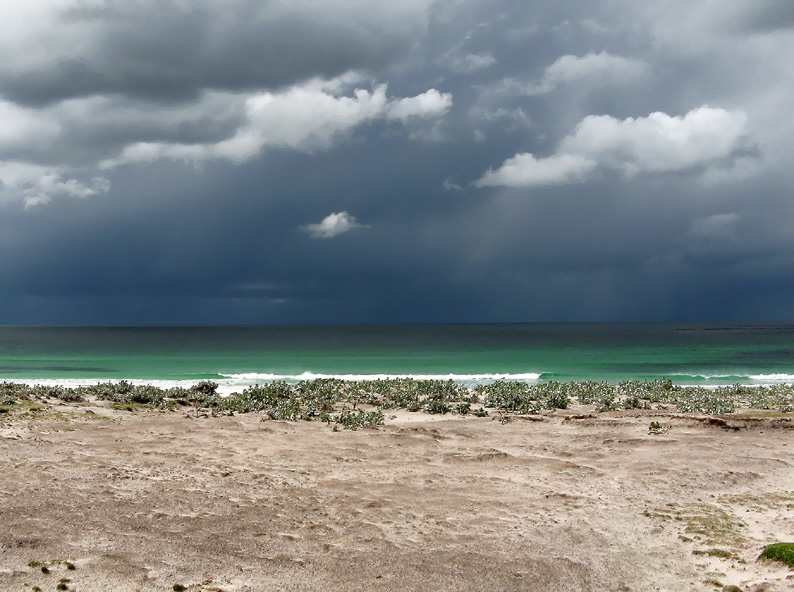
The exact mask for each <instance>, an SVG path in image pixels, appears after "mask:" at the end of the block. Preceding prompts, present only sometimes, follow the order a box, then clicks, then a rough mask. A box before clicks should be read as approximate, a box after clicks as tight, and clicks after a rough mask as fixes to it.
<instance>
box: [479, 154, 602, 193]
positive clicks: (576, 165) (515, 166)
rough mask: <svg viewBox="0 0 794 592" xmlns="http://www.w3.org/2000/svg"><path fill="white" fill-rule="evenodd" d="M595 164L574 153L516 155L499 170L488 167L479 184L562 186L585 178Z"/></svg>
mask: <svg viewBox="0 0 794 592" xmlns="http://www.w3.org/2000/svg"><path fill="white" fill-rule="evenodd" d="M595 167H596V163H595V162H594V161H592V160H590V159H588V158H584V157H582V156H577V155H573V154H558V155H554V156H549V157H548V158H536V157H535V156H534V155H533V154H530V153H524V154H516V155H515V156H514V157H513V158H509V159H507V160H506V161H505V162H504V164H502V166H501V167H499V168H498V169H496V170H493V169H489V170H488V171H487V172H486V173H485V174H484V175H483V176H482V178H480V180H479V181H477V182H476V186H477V187H494V186H503V187H531V186H535V185H561V184H565V183H574V182H577V181H581V180H583V179H584V178H585V177H586V176H587V175H588V174H589V173H590V172H591V171H592V170H593V169H594V168H595Z"/></svg>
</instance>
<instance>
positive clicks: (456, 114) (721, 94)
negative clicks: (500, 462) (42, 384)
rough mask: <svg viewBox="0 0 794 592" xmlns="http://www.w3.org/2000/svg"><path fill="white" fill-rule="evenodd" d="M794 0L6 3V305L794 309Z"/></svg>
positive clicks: (552, 312) (657, 317)
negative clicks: (793, 0) (793, 57)
mask: <svg viewBox="0 0 794 592" xmlns="http://www.w3.org/2000/svg"><path fill="white" fill-rule="evenodd" d="M792 56H794V3H792V2H790V1H789V0H718V1H717V0H593V1H590V2H581V0H557V1H554V2H546V1H535V2H527V1H526V0H437V1H434V0H393V1H390V2H373V1H371V0H325V1H323V2H318V1H316V0H289V1H282V0H193V1H190V2H187V1H182V0H168V1H165V0H28V1H26V2H2V3H0V324H238V323H251V324H262V323H349V322H499V321H643V320H647V321H668V320H676V321H714V320H726V321H742V320H794V59H792Z"/></svg>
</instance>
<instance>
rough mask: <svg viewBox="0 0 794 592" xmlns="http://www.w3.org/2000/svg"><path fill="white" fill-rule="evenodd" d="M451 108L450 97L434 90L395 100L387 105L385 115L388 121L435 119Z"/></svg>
mask: <svg viewBox="0 0 794 592" xmlns="http://www.w3.org/2000/svg"><path fill="white" fill-rule="evenodd" d="M451 106H452V95H451V94H449V93H441V92H438V91H437V90H436V89H434V88H431V89H430V90H428V91H426V92H423V93H422V94H421V95H416V96H415V97H407V98H404V99H395V100H393V101H391V102H390V103H389V105H388V108H387V112H386V115H387V117H388V118H389V119H396V120H399V121H405V120H407V119H411V118H414V117H436V116H439V115H443V114H444V113H446V112H447V111H448V110H449V108H450V107H451Z"/></svg>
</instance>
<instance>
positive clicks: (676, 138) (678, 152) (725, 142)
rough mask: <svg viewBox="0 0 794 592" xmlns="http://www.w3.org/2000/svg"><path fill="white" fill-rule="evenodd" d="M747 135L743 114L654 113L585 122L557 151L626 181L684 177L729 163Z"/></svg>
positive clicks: (705, 110) (705, 108) (705, 109)
mask: <svg viewBox="0 0 794 592" xmlns="http://www.w3.org/2000/svg"><path fill="white" fill-rule="evenodd" d="M746 134H747V114H746V113H744V112H743V111H726V110H725V109H719V108H712V107H708V106H703V107H700V108H698V109H693V110H692V111H690V112H689V113H687V114H686V115H683V116H670V115H667V114H666V113H661V112H656V113H651V114H650V115H648V116H647V117H637V118H633V117H629V118H627V119H623V120H621V119H616V118H614V117H610V116H609V115H590V116H588V117H585V118H584V119H583V120H582V121H581V122H580V123H579V125H578V126H577V127H576V129H575V130H574V132H573V134H571V135H570V136H568V137H567V138H565V139H564V140H563V141H562V143H561V144H560V147H559V151H560V152H563V153H568V154H577V155H580V156H584V157H586V158H590V159H593V160H595V161H597V162H599V163H600V164H602V165H604V166H608V167H611V168H615V169H619V170H621V171H623V172H624V173H625V174H627V175H632V174H635V173H637V172H640V171H655V172H664V171H681V170H686V169H690V168H693V167H696V166H702V165H708V164H711V163H714V162H716V161H719V160H722V159H726V158H728V157H730V156H731V154H733V153H734V152H735V151H736V150H737V149H738V148H740V147H741V145H742V141H743V139H744V138H745V136H746Z"/></svg>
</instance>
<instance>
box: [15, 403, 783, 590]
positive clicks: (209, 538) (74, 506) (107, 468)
mask: <svg viewBox="0 0 794 592" xmlns="http://www.w3.org/2000/svg"><path fill="white" fill-rule="evenodd" d="M589 411H590V410H589V409H584V408H577V409H571V410H568V411H564V412H557V413H555V414H554V415H550V416H546V417H543V418H537V417H536V418H534V421H528V420H522V419H514V420H513V421H510V422H508V423H504V424H503V423H500V422H498V421H494V420H492V419H491V418H462V417H459V416H455V417H452V416H444V417H439V416H428V415H423V414H411V413H407V412H400V413H397V417H396V418H394V419H391V420H389V421H388V423H387V425H386V426H384V427H381V428H378V429H374V430H360V431H356V432H345V431H340V432H332V431H331V430H330V429H329V428H328V427H327V426H326V425H324V424H321V423H319V422H311V423H284V422H274V421H262V417H261V416H260V415H258V414H249V415H237V416H224V417H214V418H196V417H188V416H186V414H185V413H184V412H164V411H150V410H142V411H138V412H135V413H130V412H125V411H116V410H112V409H110V408H109V407H108V406H105V405H100V404H89V405H86V404H80V405H69V406H67V405H55V404H53V405H52V406H50V407H49V408H48V409H46V410H44V411H41V412H38V413H36V414H34V416H33V417H30V416H29V414H28V415H25V416H21V417H20V416H12V417H8V416H5V418H4V419H0V422H2V423H0V475H1V476H2V477H0V502H1V503H0V557H2V563H1V564H0V590H4V591H5V590H8V591H16V590H19V591H30V590H31V589H32V587H33V586H39V587H40V588H41V589H42V590H54V589H55V587H56V585H57V584H58V583H59V581H60V580H61V579H62V578H68V579H69V580H70V581H69V582H64V583H65V584H66V585H67V586H68V587H69V589H73V590H78V591H85V592H88V591H105V590H107V591H110V590H112V591H115V592H121V591H136V590H140V591H141V592H144V591H155V590H157V591H162V590H172V589H173V586H174V584H181V585H183V586H185V588H186V589H187V590H196V591H198V590H203V591H207V592H209V591H215V592H217V591H221V590H222V591H225V592H243V591H264V590H296V591H297V590H301V591H304V590H318V591H319V590H395V591H397V590H400V591H402V590H417V591H419V590H482V591H486V590H487V591H492V590H537V591H544V592H548V591H563V590H571V591H580V590H599V591H600V590H616V591H621V590H625V591H646V590H647V591H665V590H666V591H678V590H686V591H689V590H710V591H711V590H720V589H722V587H723V586H725V585H730V584H733V585H737V586H739V587H740V588H741V589H742V590H746V591H750V590H753V591H756V592H760V591H762V590H767V591H785V590H794V571H792V570H790V569H789V568H787V567H785V566H780V565H776V564H768V563H757V562H756V561H755V560H756V557H757V556H758V554H759V553H760V551H761V549H762V548H763V546H764V545H765V544H768V543H771V542H777V541H792V540H794V464H793V463H794V461H792V455H791V453H790V450H794V429H792V428H794V423H793V422H792V421H791V420H790V419H787V418H783V419H774V418H766V419H760V420H759V419H752V418H746V419H742V416H734V417H731V418H729V419H728V420H727V422H722V423H720V422H719V421H717V422H710V421H701V420H698V419H697V418H693V417H688V416H684V415H676V414H662V413H659V412H647V411H635V412H613V413H605V414H593V413H590V412H589ZM651 421H659V422H660V423H662V424H663V426H664V427H665V428H669V430H668V431H666V433H663V434H660V435H654V434H650V433H649V430H648V427H649V424H650V422H651ZM31 561H37V562H40V563H42V564H44V565H45V566H47V567H48V569H49V571H50V573H49V574H44V573H42V571H41V566H35V564H34V567H31V566H29V565H28V564H29V562H31ZM66 561H69V562H71V563H72V564H73V565H74V567H75V569H73V570H71V569H68V568H67V566H66V563H65V562H66Z"/></svg>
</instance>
